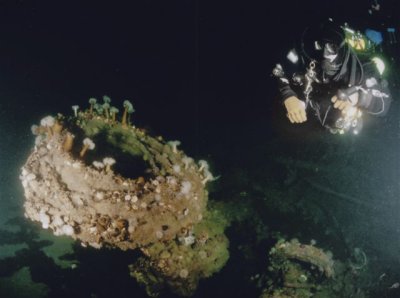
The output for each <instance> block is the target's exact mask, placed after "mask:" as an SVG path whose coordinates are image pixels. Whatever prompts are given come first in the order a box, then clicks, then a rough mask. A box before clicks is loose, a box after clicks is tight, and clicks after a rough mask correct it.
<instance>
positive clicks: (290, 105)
mask: <svg viewBox="0 0 400 298" xmlns="http://www.w3.org/2000/svg"><path fill="white" fill-rule="evenodd" d="M283 103H284V104H285V108H286V111H287V117H288V118H289V120H290V122H292V123H303V122H305V121H307V115H306V104H305V103H304V101H301V100H300V99H298V98H297V97H296V96H290V97H288V98H287V99H285V101H284V102H283Z"/></svg>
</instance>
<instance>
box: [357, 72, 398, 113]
mask: <svg viewBox="0 0 400 298" xmlns="http://www.w3.org/2000/svg"><path fill="white" fill-rule="evenodd" d="M370 80H372V84H373V85H371V84H369V85H370V86H369V88H368V87H367V86H364V87H366V88H362V89H360V91H359V100H358V103H357V106H359V107H360V108H362V109H363V110H365V111H366V112H367V113H369V114H371V115H374V116H379V117H383V116H385V115H386V114H387V112H388V111H389V107H390V104H391V101H392V97H391V94H390V91H389V88H388V87H387V85H388V83H387V81H386V80H382V81H381V82H378V81H377V80H376V79H375V78H370ZM366 81H368V79H367V80H366ZM370 83H371V82H370ZM367 85H368V84H367Z"/></svg>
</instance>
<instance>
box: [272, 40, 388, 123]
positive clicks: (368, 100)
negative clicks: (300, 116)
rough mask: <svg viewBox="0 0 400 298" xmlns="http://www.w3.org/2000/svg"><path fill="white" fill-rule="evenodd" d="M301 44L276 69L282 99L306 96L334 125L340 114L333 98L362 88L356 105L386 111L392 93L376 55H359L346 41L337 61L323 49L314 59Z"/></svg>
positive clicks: (321, 117) (370, 111) (372, 111)
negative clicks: (326, 55) (380, 72)
mask: <svg viewBox="0 0 400 298" xmlns="http://www.w3.org/2000/svg"><path fill="white" fill-rule="evenodd" d="M298 48H300V49H296V48H293V49H291V50H290V51H289V53H288V55H287V56H286V58H287V59H286V61H285V62H284V63H282V64H277V65H276V67H275V68H274V69H273V75H274V76H275V77H276V78H277V80H278V88H279V92H280V97H281V100H282V103H283V102H284V101H285V100H286V99H287V98H289V97H291V96H295V97H297V98H299V99H301V100H304V101H305V102H306V105H307V109H310V108H312V109H313V110H314V112H315V114H316V116H317V118H318V119H319V121H320V122H321V124H322V125H323V126H325V127H328V128H331V127H332V121H335V119H336V118H337V117H338V115H339V114H340V111H339V110H337V109H334V108H333V104H332V102H331V98H332V97H333V96H334V95H338V92H340V90H342V91H343V90H344V91H345V92H347V93H349V92H350V93H355V92H358V102H357V104H356V105H355V106H356V107H358V108H360V110H362V111H365V112H367V113H368V114H372V115H374V116H385V115H386V113H387V111H388V110H389V107H390V103H391V95H390V92H389V89H388V83H387V81H386V80H385V79H383V78H382V76H381V75H380V74H379V72H378V68H377V64H376V62H374V61H373V60H371V58H372V57H370V56H368V57H367V56H365V57H363V56H361V55H357V54H356V52H355V50H354V49H353V48H351V47H350V46H349V45H347V44H346V43H344V42H343V43H342V44H341V45H340V51H337V55H336V58H335V59H334V60H333V61H329V60H328V59H326V57H325V56H322V53H321V55H320V56H319V57H320V58H319V59H315V60H314V59H312V58H310V57H309V56H308V55H307V53H305V52H304V47H301V46H300V47H298ZM320 48H321V52H322V47H320ZM316 57H318V56H316Z"/></svg>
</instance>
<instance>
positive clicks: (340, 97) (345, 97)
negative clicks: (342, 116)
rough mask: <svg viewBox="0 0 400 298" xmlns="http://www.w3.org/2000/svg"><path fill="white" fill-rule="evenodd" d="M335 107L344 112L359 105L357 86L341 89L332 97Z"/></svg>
mask: <svg viewBox="0 0 400 298" xmlns="http://www.w3.org/2000/svg"><path fill="white" fill-rule="evenodd" d="M331 101H332V103H333V107H334V108H335V109H339V110H341V111H342V112H346V111H347V110H348V109H349V108H351V107H354V106H356V105H357V103H358V101H359V92H358V88H357V87H356V86H353V87H350V88H348V89H339V90H338V92H337V95H335V96H333V97H332V99H331Z"/></svg>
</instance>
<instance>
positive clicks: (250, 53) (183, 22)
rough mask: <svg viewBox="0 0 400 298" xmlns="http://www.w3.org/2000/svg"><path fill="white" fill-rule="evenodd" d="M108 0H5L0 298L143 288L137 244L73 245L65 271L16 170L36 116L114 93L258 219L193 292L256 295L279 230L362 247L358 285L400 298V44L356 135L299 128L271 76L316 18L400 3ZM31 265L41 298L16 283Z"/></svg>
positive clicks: (234, 230) (221, 195) (232, 237)
mask: <svg viewBox="0 0 400 298" xmlns="http://www.w3.org/2000/svg"><path fill="white" fill-rule="evenodd" d="M110 3H111V2H109V3H101V2H91V1H81V2H77V4H74V3H73V2H72V1H38V2H37V3H34V2H33V1H22V0H20V1H0V137H1V140H2V141H1V143H0V223H1V226H0V297H2V298H3V297H4V298H6V297H7V298H8V297H10V298H14V297H32V298H33V297H115V298H117V297H147V296H146V293H145V291H144V289H143V288H142V287H141V286H139V285H138V284H137V283H136V281H135V280H134V279H133V278H131V277H129V272H128V268H127V264H129V263H130V262H132V260H133V259H135V258H137V255H138V253H137V252H121V251H118V250H95V249H92V248H82V247H81V246H80V245H79V244H78V243H76V244H75V245H73V246H72V248H71V252H70V253H69V254H67V255H64V256H62V257H61V258H62V259H65V260H68V259H70V260H73V263H74V264H77V266H76V268H75V266H73V267H71V266H69V267H66V268H62V267H60V266H59V265H58V264H56V263H55V262H54V260H53V258H51V257H49V255H48V254H46V253H45V252H44V251H45V249H46V248H49V247H51V246H52V245H53V242H54V241H57V239H54V238H52V239H51V240H48V239H47V238H46V239H47V240H46V239H44V238H43V231H41V227H39V224H37V223H33V222H31V221H28V220H26V219H25V218H24V216H23V213H24V211H23V203H24V197H23V189H22V186H21V184H20V180H19V178H18V177H19V175H20V168H21V167H22V165H23V164H24V163H25V160H26V158H27V157H28V155H29V153H30V151H31V149H32V147H33V145H34V136H33V135H32V134H31V130H30V127H31V125H32V124H37V123H39V121H40V119H41V118H43V117H44V116H46V115H49V114H52V115H56V114H57V113H59V112H60V113H63V114H71V113H72V109H71V106H72V105H75V104H77V105H79V106H80V107H83V108H84V107H87V106H88V103H87V102H88V99H89V98H90V97H96V98H98V99H100V98H101V97H102V96H103V95H105V94H106V95H108V96H110V97H111V99H112V103H113V104H114V105H116V106H122V102H123V101H124V100H125V99H128V100H130V101H131V102H132V103H133V105H134V107H135V110H136V112H135V113H134V114H133V115H132V120H133V123H134V124H135V125H136V126H137V127H143V128H145V129H146V130H147V131H148V132H149V133H150V134H152V135H162V136H163V137H164V139H166V140H180V141H181V142H182V146H181V148H182V149H183V150H184V151H185V152H186V153H187V155H188V156H192V157H193V158H195V159H196V160H198V159H206V160H207V161H208V162H209V163H210V166H211V169H212V172H213V173H214V174H215V175H216V176H217V175H221V178H220V179H218V180H217V181H215V182H213V183H211V184H209V191H210V195H209V198H210V200H212V201H216V202H224V203H228V204H231V205H233V206H235V205H237V206H241V207H243V208H244V209H243V210H245V212H247V214H250V215H249V216H248V215H243V217H244V218H245V219H244V220H242V221H237V222H233V223H232V224H231V225H230V226H229V228H228V229H227V230H226V235H227V236H228V238H229V241H230V246H229V251H230V259H229V261H228V263H227V264H226V266H225V267H224V268H223V269H222V270H221V271H220V272H219V273H217V274H215V275H214V276H213V277H211V278H209V279H204V280H202V281H201V282H200V285H199V287H198V289H197V291H196V293H195V295H194V297H225V296H226V297H245V296H246V297H258V296H259V295H260V293H261V288H258V287H257V285H256V282H254V281H252V280H251V277H252V276H254V275H256V274H267V273H268V270H267V267H268V265H269V263H268V262H269V261H268V251H269V250H270V249H271V247H272V246H273V245H274V244H275V243H276V241H277V239H278V236H277V235H281V236H282V237H285V238H286V239H288V240H289V239H292V238H297V239H299V240H300V242H304V243H307V244H308V243H310V241H311V240H312V239H315V240H316V241H317V245H318V246H319V247H321V248H323V249H324V250H330V251H332V253H333V257H334V259H338V260H341V261H346V260H349V259H352V258H354V249H355V248H361V249H362V251H363V252H364V253H365V255H366V256H367V258H368V265H367V267H366V268H365V270H364V271H363V272H362V276H363V281H361V282H360V285H359V287H360V288H362V289H363V290H364V291H365V292H367V293H368V295H367V297H400V288H398V287H394V288H391V287H392V285H394V284H395V283H396V282H400V258H399V251H400V184H399V179H400V159H399V152H400V104H399V100H400V99H399V96H400V92H399V88H400V75H399V66H400V56H399V53H400V51H399V50H400V45H399V44H394V45H389V44H386V45H385V46H384V50H385V53H386V58H387V59H388V61H390V62H389V63H388V70H387V71H388V81H389V84H390V88H391V92H392V96H393V103H392V106H391V110H390V111H389V114H388V115H387V116H386V117H385V118H383V119H376V118H366V120H365V121H366V125H365V128H364V130H363V131H362V132H361V134H360V135H358V136H352V135H344V136H339V135H331V134H329V133H328V132H326V131H324V130H323V129H322V128H320V127H319V126H318V124H316V123H315V122H314V121H312V120H310V121H308V122H307V123H305V124H302V125H298V126H295V125H291V124H290V123H289V121H288V120H287V118H286V116H285V113H284V111H283V108H282V107H281V105H280V103H279V102H278V99H277V87H276V85H275V81H274V80H273V78H272V77H271V76H270V73H271V69H272V68H273V67H274V65H275V64H276V63H279V62H280V61H281V59H282V57H284V55H285V54H286V52H287V50H288V49H290V47H291V45H292V44H293V41H294V39H296V38H297V37H298V36H299V35H300V34H301V33H302V30H303V29H304V28H305V27H306V26H308V25H309V24H311V23H315V22H319V21H320V20H324V19H326V18H328V17H332V18H333V19H335V20H336V21H338V22H339V23H344V22H348V23H349V24H350V25H351V26H354V27H360V28H366V27H369V26H379V24H381V22H383V23H384V24H385V26H392V27H396V28H397V29H398V30H400V26H399V22H400V21H399V20H400V16H399V11H398V10H396V9H395V7H396V5H395V4H396V2H395V1H393V0H392V1H384V0H382V1H380V3H381V6H382V15H381V16H380V19H378V18H373V17H372V16H370V15H369V14H368V8H369V5H370V3H369V1H355V2H354V1H352V2H351V3H350V1H342V0H340V1H327V0H324V1H317V0H313V1H294V0H287V1H262V2H261V1H260V2H258V1H254V2H253V1H200V0H193V1H192V0H185V1H131V3H129V4H110ZM371 3H372V2H371ZM398 38H400V36H398ZM124 158H125V157H124ZM138 167H139V168H140V169H142V168H143V165H141V164H140V165H139V166H138ZM129 170H130V169H129V167H128V168H126V167H125V168H122V169H121V172H122V173H124V175H127V176H129V175H128V173H127V172H128V171H129ZM134 170H135V171H136V170H137V168H136V169H134ZM131 173H132V172H131ZM133 176H135V174H133ZM245 212H243V214H244V213H245ZM246 216H247V217H246ZM9 249H14V251H13V252H12V253H7V252H6V250H7V251H8V250H9ZM25 267H28V268H29V271H30V277H31V281H30V282H31V283H32V282H34V283H40V284H45V285H46V286H47V288H48V292H47V295H46V296H43V294H40V291H38V290H37V289H35V290H34V289H33V288H34V287H33V286H32V288H30V287H27V286H25V283H23V282H21V286H19V284H18V281H17V280H14V281H11V280H12V279H11V277H12V276H15V274H16V273H17V272H19V271H20V270H21V269H23V268H25ZM24 282H26V281H24ZM22 284H23V285H24V286H22ZM263 286H266V285H263ZM16 288H17V289H19V290H20V291H15V289H16ZM30 291H31V292H30ZM36 291H37V292H36ZM35 293H38V294H35ZM161 297H176V296H175V295H174V294H172V293H170V292H169V291H168V290H167V291H165V292H164V293H163V294H162V295H161ZM343 297H347V296H343Z"/></svg>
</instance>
